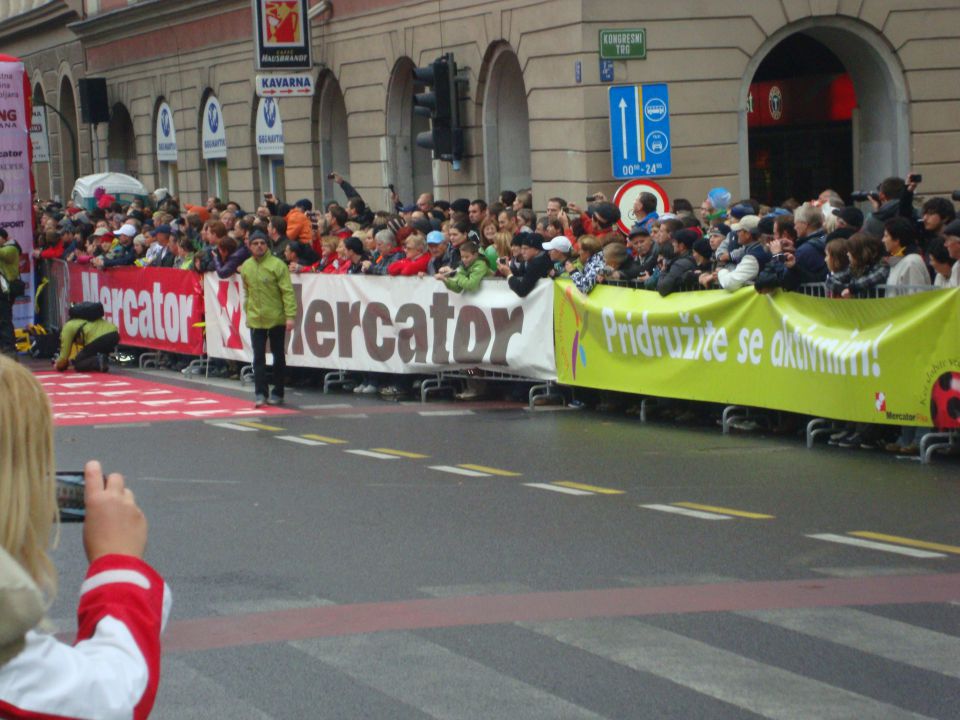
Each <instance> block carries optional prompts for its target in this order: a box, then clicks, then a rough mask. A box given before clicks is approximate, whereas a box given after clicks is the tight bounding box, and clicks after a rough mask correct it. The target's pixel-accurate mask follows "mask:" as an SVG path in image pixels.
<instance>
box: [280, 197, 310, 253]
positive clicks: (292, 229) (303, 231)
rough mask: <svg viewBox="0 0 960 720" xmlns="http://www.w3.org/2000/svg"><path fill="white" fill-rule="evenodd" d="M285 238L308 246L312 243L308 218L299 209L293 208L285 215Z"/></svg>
mask: <svg viewBox="0 0 960 720" xmlns="http://www.w3.org/2000/svg"><path fill="white" fill-rule="evenodd" d="M286 220H287V237H288V238H289V239H290V240H296V241H297V242H301V243H306V244H307V245H310V244H311V243H312V241H313V228H312V227H311V225H310V218H308V217H307V216H306V214H305V213H304V212H303V210H301V209H300V208H298V207H296V206H294V207H293V209H292V210H291V211H290V212H288V213H287V217H286Z"/></svg>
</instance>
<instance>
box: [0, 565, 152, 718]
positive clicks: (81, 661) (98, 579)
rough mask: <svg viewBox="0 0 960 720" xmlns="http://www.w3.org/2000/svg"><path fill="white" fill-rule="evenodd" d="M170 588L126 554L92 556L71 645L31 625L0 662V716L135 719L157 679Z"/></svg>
mask: <svg viewBox="0 0 960 720" xmlns="http://www.w3.org/2000/svg"><path fill="white" fill-rule="evenodd" d="M170 597H171V596H170V588H169V587H168V586H167V585H166V584H165V583H164V581H163V578H161V577H160V575H159V574H158V573H157V572H156V571H155V570H154V569H153V568H151V567H150V566H149V565H147V564H146V563H145V562H143V561H142V560H138V559H136V558H133V557H129V556H126V555H106V556H104V557H101V558H99V559H98V560H96V561H95V562H94V563H93V564H92V565H91V566H90V569H89V570H88V572H87V578H86V580H85V581H84V583H83V585H82V586H81V589H80V606H79V608H78V610H77V616H78V632H77V642H76V644H75V645H74V646H70V645H66V644H64V643H62V642H60V641H58V640H57V639H56V638H54V637H52V636H50V635H43V634H40V633H37V632H36V631H30V632H29V633H28V634H27V642H26V647H25V648H24V650H23V651H22V652H21V653H20V654H19V655H17V656H16V657H15V658H13V659H12V660H11V661H10V662H9V663H7V664H6V665H4V666H3V667H0V717H2V718H15V719H17V720H20V719H21V718H25V719H26V718H29V719H30V720H65V719H68V718H69V719H73V718H76V719H81V718H82V719H83V720H93V719H94V718H96V719H97V720H141V719H143V718H146V717H147V716H148V715H149V714H150V710H151V709H152V708H153V702H154V700H155V698H156V695H157V687H158V685H159V681H160V633H161V632H162V631H163V628H164V626H165V625H166V622H167V618H168V616H169V614H170Z"/></svg>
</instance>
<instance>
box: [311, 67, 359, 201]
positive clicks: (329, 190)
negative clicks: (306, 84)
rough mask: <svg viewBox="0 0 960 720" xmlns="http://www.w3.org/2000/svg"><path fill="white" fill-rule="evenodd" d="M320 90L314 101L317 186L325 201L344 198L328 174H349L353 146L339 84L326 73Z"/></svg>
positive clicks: (314, 160)
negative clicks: (336, 195)
mask: <svg viewBox="0 0 960 720" xmlns="http://www.w3.org/2000/svg"><path fill="white" fill-rule="evenodd" d="M319 85H320V91H319V92H318V93H317V95H316V100H315V102H314V133H315V135H314V138H315V141H314V148H315V151H314V158H313V164H314V167H315V168H317V177H316V179H315V183H314V184H315V186H316V187H318V188H321V189H322V191H321V193H320V197H321V199H322V200H324V201H325V202H329V201H331V200H338V201H342V200H343V199H342V198H336V197H335V196H334V189H335V188H334V182H333V180H332V179H330V177H329V175H330V173H332V172H338V173H341V174H343V175H347V176H349V174H350V145H349V133H348V132H347V107H346V104H345V103H344V101H343V92H342V91H341V90H340V83H338V82H337V79H336V78H335V77H334V76H333V75H332V74H331V73H327V74H326V75H324V76H323V77H321V79H320V83H319Z"/></svg>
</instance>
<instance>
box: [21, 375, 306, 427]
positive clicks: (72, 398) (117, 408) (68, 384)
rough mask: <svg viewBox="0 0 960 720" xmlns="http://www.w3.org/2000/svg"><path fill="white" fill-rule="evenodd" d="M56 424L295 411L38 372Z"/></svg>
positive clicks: (130, 381) (141, 383)
mask: <svg viewBox="0 0 960 720" xmlns="http://www.w3.org/2000/svg"><path fill="white" fill-rule="evenodd" d="M36 376H37V379H38V380H39V381H40V384H41V385H43V388H44V390H46V391H47V395H49V396H50V403H51V404H52V405H53V420H54V423H55V424H57V425H113V424H124V423H134V422H138V423H139V422H165V421H172V420H213V419H217V418H232V419H235V420H236V419H243V418H257V417H268V416H271V415H289V414H292V413H293V411H292V410H287V409H285V408H276V407H269V406H268V407H262V408H254V407H253V396H252V395H251V396H250V398H249V399H245V398H236V397H231V396H229V395H218V394H215V393H211V392H205V391H200V390H192V389H188V388H182V387H175V386H173V385H162V384H160V383H154V382H149V381H147V380H140V379H137V378H130V377H124V376H122V375H109V374H108V375H101V374H99V373H97V374H84V373H73V372H67V373H57V372H52V373H37V374H36Z"/></svg>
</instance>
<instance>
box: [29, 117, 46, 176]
mask: <svg viewBox="0 0 960 720" xmlns="http://www.w3.org/2000/svg"><path fill="white" fill-rule="evenodd" d="M30 142H31V144H32V145H33V162H34V163H45V162H50V139H49V136H48V135H47V109H46V108H45V107H43V105H34V106H33V112H32V113H31V118H30Z"/></svg>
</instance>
